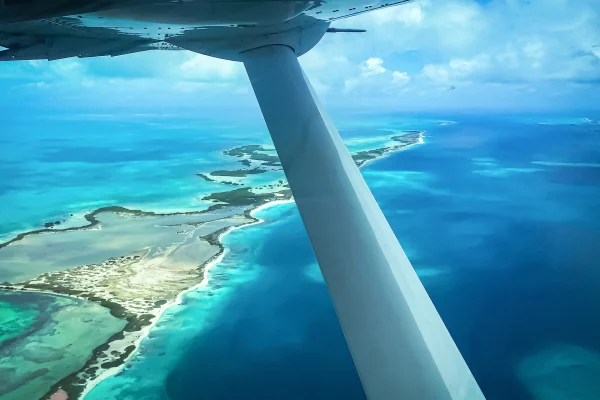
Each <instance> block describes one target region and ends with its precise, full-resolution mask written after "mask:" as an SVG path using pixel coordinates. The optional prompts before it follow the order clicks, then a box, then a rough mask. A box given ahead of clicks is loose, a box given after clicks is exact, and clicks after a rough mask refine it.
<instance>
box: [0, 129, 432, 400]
mask: <svg viewBox="0 0 600 400" xmlns="http://www.w3.org/2000/svg"><path fill="white" fill-rule="evenodd" d="M422 138H423V132H421V131H408V132H400V134H397V135H393V136H390V137H388V138H386V139H387V141H386V143H388V144H387V145H385V146H384V147H380V148H375V149H365V150H361V151H359V152H356V153H355V154H353V158H354V161H355V162H356V164H357V165H358V166H359V167H362V166H365V165H366V164H367V163H368V162H370V161H373V160H376V159H379V158H381V157H384V156H386V155H388V154H391V153H393V152H395V151H399V150H402V149H406V148H408V147H409V146H412V145H415V144H418V143H422ZM223 154H224V155H225V156H230V157H235V158H236V159H237V160H236V161H237V162H239V163H241V164H243V165H244V166H245V167H246V168H243V169H232V170H217V171H212V172H208V173H201V174H198V175H199V176H200V177H201V178H203V179H205V180H211V181H213V178H216V177H235V178H237V179H239V181H238V182H235V183H233V184H236V185H240V186H244V187H240V188H236V189H234V190H223V191H217V192H214V193H212V194H210V195H207V196H205V197H204V198H203V200H204V201H205V202H207V203H208V204H210V206H209V207H208V208H206V209H204V210H199V211H193V212H179V213H168V214H161V213H154V212H151V211H142V210H133V209H128V208H124V207H103V208H99V209H97V210H94V211H93V212H90V213H88V214H87V215H85V220H86V221H87V224H86V225H83V226H78V227H69V228H67V227H64V228H59V227H58V226H57V225H58V224H52V225H49V226H45V227H44V228H42V229H37V230H33V231H29V232H24V233H21V234H19V235H17V236H16V237H14V238H13V239H11V240H9V241H7V242H5V243H0V282H4V283H3V284H0V289H4V290H13V291H21V292H40V293H48V294H57V295H61V296H67V297H72V298H75V299H78V300H85V301H89V302H93V303H96V304H98V305H100V306H102V307H104V308H105V309H107V310H109V312H110V314H111V315H112V316H113V317H115V318H117V319H119V320H121V321H124V324H123V325H119V326H118V330H117V331H116V332H114V333H113V334H112V335H110V337H109V338H108V340H106V341H105V342H104V343H103V344H102V345H100V346H98V347H96V348H95V349H94V350H93V352H92V355H91V357H90V358H89V359H88V360H87V362H86V363H85V365H83V367H81V368H78V369H77V370H74V371H70V372H69V373H68V374H67V375H66V376H64V377H63V378H62V379H60V380H58V381H57V382H55V383H54V384H53V385H52V386H51V387H47V388H42V389H43V390H41V392H40V393H39V398H40V399H48V398H50V396H52V395H53V394H55V393H60V394H61V395H62V396H63V397H64V395H68V398H69V399H77V398H80V397H81V396H82V394H84V393H85V391H86V390H89V388H90V387H92V386H93V385H94V384H96V383H97V382H98V381H100V380H101V379H103V378H104V377H106V376H107V374H109V373H111V372H112V373H114V372H116V371H118V369H119V368H120V367H121V366H122V365H123V364H124V362H125V361H126V360H127V359H128V358H129V357H131V355H132V354H133V353H134V352H135V350H136V349H137V347H138V345H139V343H140V341H141V340H142V338H144V337H145V336H146V335H147V334H148V331H149V330H150V328H151V327H152V326H153V324H155V323H156V322H157V320H158V318H159V317H160V315H161V314H162V312H164V310H165V309H166V308H168V307H169V306H170V305H172V304H175V303H177V302H178V301H179V300H180V299H181V295H182V293H184V292H185V291H187V290H191V289H193V288H196V287H198V286H199V285H202V284H203V281H204V280H205V279H207V278H206V274H205V272H206V271H207V270H208V269H209V268H210V267H211V266H212V265H214V264H215V263H218V262H219V261H220V259H221V258H222V256H223V254H224V247H223V245H222V244H221V238H222V237H223V235H225V234H227V233H228V232H229V231H230V230H231V229H233V228H239V227H242V226H245V225H249V224H253V223H257V222H258V220H257V219H256V218H255V217H253V215H252V212H253V211H254V210H256V209H257V208H259V207H264V206H265V205H269V204H272V203H274V202H277V201H291V200H292V199H293V194H292V191H291V190H290V188H289V186H288V184H287V182H286V181H285V180H283V179H282V178H281V175H282V172H281V164H280V162H279V158H278V157H277V155H276V153H275V152H274V150H273V149H269V148H268V147H266V146H263V145H255V144H253V145H245V146H241V147H236V148H232V149H229V150H225V151H224V152H223ZM269 171H279V176H277V177H276V178H274V180H273V181H270V182H267V183H264V182H263V183H262V184H261V185H260V186H254V187H253V186H249V185H248V182H247V181H246V180H248V179H250V177H251V176H253V175H258V174H265V173H267V172H269ZM219 183H225V184H227V182H221V181H219ZM115 326H116V325H115ZM21 380H22V379H21Z"/></svg>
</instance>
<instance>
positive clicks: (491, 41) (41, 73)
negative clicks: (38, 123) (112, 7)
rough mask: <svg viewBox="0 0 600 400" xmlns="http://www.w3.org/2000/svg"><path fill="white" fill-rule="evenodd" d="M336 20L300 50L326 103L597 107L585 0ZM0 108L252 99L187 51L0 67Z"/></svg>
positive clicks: (594, 44) (225, 70)
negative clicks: (332, 31) (328, 30)
mask: <svg viewBox="0 0 600 400" xmlns="http://www.w3.org/2000/svg"><path fill="white" fill-rule="evenodd" d="M334 26H336V27H349V28H363V29H367V33H362V34H342V33H337V34H327V35H326V36H325V38H323V40H322V41H321V42H320V43H319V44H318V45H317V46H316V47H315V48H314V49H313V50H311V51H310V52H309V53H308V54H306V55H304V56H302V57H301V58H300V60H301V63H302V65H303V67H304V69H305V70H306V73H307V75H308V76H309V77H310V79H311V81H312V82H313V86H315V89H316V90H317V91H318V92H319V94H320V95H321V96H322V97H323V99H324V101H325V103H326V104H327V106H328V107H340V108H344V107H350V108H359V107H360V108H365V109H366V110H369V109H371V108H379V109H386V110H389V109H399V110H401V109H408V110H438V109H439V110H444V109H464V110H470V109H481V108H483V109H511V110H520V109H522V110H529V109H531V110H537V109H594V108H596V109H597V108H598V107H599V106H598V104H600V90H599V89H600V3H599V2H597V1H595V0H571V1H567V0H546V1H543V2H542V1H535V0H533V1H524V0H492V1H475V0H417V1H415V2H413V3H409V4H407V5H403V6H399V7H393V8H387V9H384V10H380V11H375V12H371V13H367V14H363V15H361V16H357V17H354V18H349V19H346V20H341V21H337V22H336V23H335V24H334ZM0 86H1V87H2V88H3V91H2V92H3V93H2V94H0V105H2V104H3V105H4V106H5V107H8V106H13V107H14V106H16V105H19V104H21V105H25V104H30V103H31V102H32V101H35V102H36V104H39V105H40V106H44V105H46V106H48V107H58V106H57V104H59V105H60V107H63V108H65V109H69V108H70V107H74V108H78V107H89V108H100V109H108V108H114V107H127V108H136V109H144V108H156V107H161V108H163V109H164V108H168V109H171V108H186V109H189V108H193V107H201V106H205V105H213V106H217V105H220V104H221V105H232V104H233V105H238V106H245V105H251V106H255V100H254V99H253V96H252V92H251V88H250V85H249V82H248V78H247V77H246V75H245V72H244V69H243V66H242V65H241V64H239V63H234V62H229V61H224V60H219V59H214V58H210V57H207V56H203V55H199V54H194V53H190V52H147V53H139V54H134V55H128V56H122V57H115V58H97V59H76V58H75V59H66V60H59V61H53V62H47V61H25V62H13V63H1V64H0Z"/></svg>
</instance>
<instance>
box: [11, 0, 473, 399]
mask: <svg viewBox="0 0 600 400" xmlns="http://www.w3.org/2000/svg"><path fill="white" fill-rule="evenodd" d="M405 2H407V0H401V1H400V2H396V3H385V2H384V1H381V0H329V1H327V2H325V1H322V0H263V1H261V0H237V1H223V0H212V1H211V0H178V1H168V2H155V1H151V0H102V1H82V0H55V1H50V0H0V45H1V46H4V47H6V48H7V50H4V51H2V52H0V60H24V59H48V60H53V59H58V58H65V57H75V56H77V57H95V56H105V55H110V56H114V55H120V54H126V53H133V52H137V51H145V50H150V49H161V48H163V49H179V48H184V49H188V50H192V51H195V52H198V53H203V54H207V55H210V56H214V57H220V58H224V59H229V60H235V61H242V62H243V63H244V66H245V68H246V71H247V73H248V76H249V78H250V82H251V84H252V87H253V89H254V92H255V95H256V97H257V99H258V103H259V105H260V108H261V111H262V113H263V116H264V118H265V121H266V123H267V126H268V128H269V132H270V134H271V137H272V138H273V142H274V144H275V148H276V150H277V152H278V154H279V157H280V159H281V163H282V166H283V169H284V172H285V174H286V176H287V179H288V182H289V184H290V189H291V190H292V193H293V195H294V198H295V199H296V204H297V206H298V209H299V211H300V214H301V216H302V220H303V222H304V225H305V227H306V230H307V232H308V236H309V238H310V240H311V244H312V247H313V249H314V251H315V255H316V256H317V260H318V262H319V266H320V268H321V271H322V273H323V276H324V277H325V281H326V283H327V287H328V289H329V292H330V294H331V299H332V301H333V304H334V306H335V310H336V313H337V316H338V319H339V321H340V325H341V327H342V330H343V332H344V336H345V338H346V341H347V343H348V347H349V349H350V352H351V354H352V357H353V359H354V363H355V366H356V370H357V372H358V374H359V376H360V379H361V382H362V384H363V387H364V389H365V393H366V394H367V397H368V398H369V399H370V400H390V399H419V400H459V399H460V400H482V399H484V397H483V394H482V393H481V390H480V389H479V386H478V384H477V382H476V381H475V379H474V377H473V375H472V374H471V371H470V370H469V367H468V366H467V364H466V363H465V361H464V359H463V358H462V355H461V354H460V352H459V349H458V348H457V347H456V344H455V343H454V341H453V340H452V337H451V336H450V333H449V332H448V330H447V329H446V326H445V325H444V322H443V321H442V319H441V318H440V316H439V314H438V313H437V311H436V309H435V306H434V305H433V303H432V302H431V300H430V298H429V296H428V294H427V292H426V291H425V289H424V287H423V285H422V284H421V282H420V280H419V278H418V276H417V274H416V273H415V271H414V269H413V267H412V265H411V264H410V261H409V260H408V258H407V257H406V255H405V253H404V251H403V250H402V247H401V246H400V244H399V243H398V240H397V239H396V237H395V235H394V233H393V231H392V229H391V228H390V226H389V224H388V222H387V220H386V219H385V217H384V215H383V213H382V211H381V209H380V208H379V206H378V205H377V202H376V201H375V199H374V198H373V195H372V194H371V192H370V190H369V188H368V186H367V184H366V183H365V181H364V179H363V178H362V176H361V174H360V172H359V171H358V169H357V167H356V165H355V163H354V161H353V160H352V157H351V156H350V154H349V152H348V150H347V149H346V147H345V146H344V143H343V142H342V139H341V137H340V136H339V134H338V132H337V130H336V129H335V127H334V125H333V123H332V122H331V120H330V119H329V117H328V116H327V114H326V113H325V111H324V109H323V107H322V106H321V104H320V103H319V101H318V98H317V96H316V94H315V92H314V90H313V89H312V87H311V85H310V82H309V81H308V79H307V78H306V76H305V75H304V73H303V71H302V68H301V66H300V64H299V63H298V60H297V57H298V56H299V55H302V54H304V53H305V52H307V51H309V50H310V49H311V48H312V47H313V46H315V45H316V44H317V43H318V42H319V40H321V38H322V37H323V35H324V34H325V33H326V32H327V31H328V30H329V31H330V32H336V31H337V32H342V31H343V30H336V29H333V30H331V29H329V25H330V23H331V22H333V21H336V20H338V19H341V18H346V17H350V16H353V15H357V14H360V13H363V12H368V11H372V10H376V9H381V8H385V7H389V6H392V5H396V4H400V3H405ZM346 31H348V30H346ZM354 31H357V30H354Z"/></svg>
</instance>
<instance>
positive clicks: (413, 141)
mask: <svg viewBox="0 0 600 400" xmlns="http://www.w3.org/2000/svg"><path fill="white" fill-rule="evenodd" d="M402 132H404V134H405V135H409V136H410V137H409V136H407V138H409V139H407V140H410V141H409V142H406V141H404V140H401V139H395V138H398V137H400V136H397V135H399V134H401V133H402ZM424 132H425V131H400V132H395V133H396V135H395V136H393V137H392V140H397V141H399V144H398V145H392V146H389V147H383V148H377V149H367V150H363V151H362V153H366V154H364V155H362V156H361V157H360V158H359V159H356V158H355V162H356V164H357V166H358V168H359V169H361V168H363V167H365V166H367V165H368V164H370V163H371V162H374V161H376V160H380V159H383V158H385V157H387V156H389V155H390V154H392V153H395V152H397V151H402V150H406V149H408V148H411V147H413V146H415V145H417V144H422V143H424V141H423V134H424ZM417 134H418V136H415V135H417ZM227 151H231V150H227ZM285 186H286V185H283V186H282V187H281V188H284V187H285ZM250 189H252V188H250ZM239 190H240V189H237V191H239ZM242 190H243V189H242ZM233 192H235V191H232V192H222V193H217V194H224V195H228V196H227V199H226V200H221V201H224V202H225V204H224V203H223V202H221V201H219V202H217V203H213V205H211V206H210V207H208V208H207V209H203V210H198V211H184V212H173V213H157V212H152V211H143V210H140V209H128V208H125V207H120V206H108V207H101V208H98V209H96V210H94V211H92V212H89V213H86V214H84V215H83V219H84V221H81V222H86V221H87V224H85V225H80V226H69V227H65V228H62V229H38V230H34V231H29V232H24V233H21V234H18V235H17V236H16V237H13V238H12V239H11V240H8V241H6V242H4V243H0V249H2V248H3V247H6V246H8V245H10V244H11V243H13V242H16V241H20V240H22V239H24V238H25V237H27V236H29V235H36V234H45V233H58V232H66V231H77V230H85V229H94V228H96V229H98V228H99V226H97V225H99V224H100V220H98V219H97V218H96V216H97V215H98V214H100V213H102V212H114V213H122V214H127V215H131V216H132V217H142V216H170V215H199V214H204V213H207V212H211V211H215V210H219V209H221V208H224V207H228V206H238V207H240V206H241V207H242V208H244V207H245V206H246V205H248V206H250V207H249V208H246V209H245V210H244V211H243V213H242V214H241V215H243V216H245V217H246V218H249V219H251V221H249V222H246V223H242V224H240V225H231V226H228V227H226V228H225V229H224V230H222V231H221V232H219V233H218V235H217V236H216V238H215V237H213V236H211V235H212V234H211V235H208V236H211V238H210V240H212V241H213V242H214V244H215V245H217V246H218V247H219V248H220V250H219V252H218V253H217V254H215V255H214V256H213V257H211V258H210V259H208V260H206V261H205V262H204V264H203V265H201V266H200V267H199V268H202V271H201V274H202V275H201V280H200V282H198V283H196V284H194V285H193V286H190V287H189V288H186V289H185V290H183V291H180V292H178V293H177V295H176V297H175V298H174V299H172V300H166V301H165V303H164V304H162V305H161V306H160V307H157V308H155V309H153V310H149V311H148V312H147V314H146V315H148V314H150V315H151V319H150V320H149V321H148V318H146V321H143V322H149V323H142V324H141V327H140V329H139V330H136V331H120V332H118V333H117V334H115V335H113V337H111V339H109V341H108V342H106V343H105V344H103V345H101V346H99V347H98V348H97V349H95V350H94V353H93V354H92V356H91V358H90V359H89V360H88V362H89V361H92V360H96V359H97V353H96V350H99V349H100V348H102V347H104V346H107V345H108V344H109V343H113V344H114V343H118V344H117V346H118V348H119V350H121V351H122V352H123V353H124V354H123V355H124V357H122V358H119V360H118V364H117V365H111V366H109V367H107V368H103V367H101V366H100V365H98V367H97V370H98V372H99V373H98V374H97V375H95V376H94V377H92V378H91V379H90V378H86V377H85V374H84V377H83V378H81V376H80V379H81V380H83V382H82V383H80V384H79V385H80V387H81V388H82V390H81V391H79V392H76V393H67V392H65V394H68V395H69V397H71V396H72V398H77V399H84V398H85V397H86V396H87V395H88V394H89V392H90V391H91V390H92V389H93V388H94V387H96V386H97V385H98V384H100V383H101V382H102V381H103V380H104V379H106V378H109V377H111V376H113V375H115V374H118V373H119V372H121V371H122V370H123V369H124V368H125V367H126V365H127V362H128V361H130V360H131V359H132V357H133V356H134V355H136V354H137V352H138V350H139V347H140V345H141V342H142V340H143V339H145V338H146V337H148V335H149V333H150V331H151V330H152V328H154V326H155V325H156V324H157V323H158V322H159V320H160V318H161V317H162V315H163V314H164V312H165V311H166V310H167V309H169V308H170V307H171V306H173V305H179V304H181V303H182V301H183V296H185V294H186V293H188V292H191V291H194V290H198V289H200V288H202V287H204V286H206V285H207V283H208V280H209V276H208V270H210V269H211V268H212V267H214V266H215V265H217V264H219V263H220V262H221V261H222V260H223V258H224V257H225V255H226V254H227V253H228V251H229V249H228V248H227V247H226V246H224V245H223V244H222V243H223V238H224V237H225V236H226V235H227V234H229V233H230V232H232V231H234V230H236V229H242V228H244V227H247V226H252V225H257V224H260V223H262V222H264V220H263V219H260V218H256V217H255V216H254V215H255V214H256V213H257V212H259V211H261V210H264V209H267V208H270V207H273V206H276V205H281V204H289V203H293V202H294V199H293V196H292V194H291V191H290V190H289V189H284V190H283V191H276V192H268V194H260V193H259V191H258V190H257V191H256V192H255V193H256V194H255V195H254V197H252V199H251V202H250V204H244V203H243V202H242V203H240V204H237V202H239V201H241V200H244V201H245V200H247V199H246V198H243V199H241V200H240V199H239V198H238V197H237V196H233V195H231V194H232V193H233ZM213 195H214V194H213ZM211 196H212V195H211ZM261 202H262V203H261ZM256 203H260V204H256ZM214 233H217V232H214ZM0 286H4V285H0ZM11 286H12V287H11ZM6 289H9V290H23V291H32V292H42V293H48V294H52V295H62V296H67V297H73V298H77V299H81V300H87V301H93V300H91V299H89V298H85V297H80V296H78V295H76V294H69V293H59V292H55V291H52V290H44V289H37V288H35V287H23V286H22V285H19V284H15V285H10V286H9V287H6ZM94 301H95V300H94ZM100 304H101V305H103V306H105V307H106V305H104V304H102V303H100ZM107 308H109V309H110V307H107ZM113 315H114V314H113ZM150 315H148V316H150ZM117 335H120V338H118V339H115V338H114V337H115V336H117ZM86 365H87V364H86ZM84 369H85V367H84V368H82V369H80V370H78V371H75V372H74V373H72V374H71V375H69V376H68V377H65V378H64V379H62V380H61V381H59V382H57V383H56V384H55V385H54V386H53V387H52V388H51V389H50V390H49V391H48V393H47V394H46V395H45V396H44V397H43V399H47V398H49V397H50V396H53V395H54V394H56V393H59V392H60V391H63V392H64V390H63V387H62V386H61V385H60V384H61V383H62V382H63V381H64V380H66V379H67V378H69V377H72V376H77V375H81V374H80V373H81V372H82V371H83V370H84ZM88 379H89V380H88Z"/></svg>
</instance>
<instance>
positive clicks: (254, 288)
mask: <svg viewBox="0 0 600 400" xmlns="http://www.w3.org/2000/svg"><path fill="white" fill-rule="evenodd" d="M586 116H588V115H586ZM588 117H589V116H588ZM440 120H454V121H456V122H457V123H455V124H448V123H446V124H440V122H439V121H440ZM336 122H337V121H336ZM537 122H545V123H547V124H545V125H540V124H537ZM340 125H341V126H342V127H343V129H342V134H343V136H345V137H368V136H370V135H374V134H376V129H378V128H385V129H426V130H427V133H426V137H425V144H424V145H421V146H416V147H413V148H411V149H410V150H407V151H402V152H398V153H395V154H393V155H391V156H389V157H387V158H385V159H382V160H379V161H377V162H375V163H373V164H370V165H369V166H368V167H367V168H365V169H364V170H363V174H364V176H365V178H366V180H367V182H368V183H369V186H370V187H371V189H372V190H373V192H374V195H375V197H376V199H377V201H378V202H379V204H380V205H381V207H382V209H383V211H384V213H385V214H386V216H387V218H388V220H389V222H390V224H391V225H392V228H393V229H394V231H395V233H396V235H397V236H398V238H399V240H400V242H401V243H402V245H403V247H404V249H405V251H406V252H407V254H408V256H409V258H410V259H411V261H412V263H413V265H414V266H415V268H416V269H417V272H418V273H419V275H420V276H421V279H422V281H423V283H424V285H425V287H426V288H427V290H428V292H429V294H430V296H431V297H432V299H433V301H434V303H435V305H436V307H437V308H438V310H439V312H440V314H441V315H442V318H443V319H444V321H445V322H446V324H447V326H448V328H449V330H450V332H451V334H452V336H453V337H454V339H455V341H456V342H457V344H458V346H459V348H460V350H461V351H462V353H463V356H464V357H465V359H466V360H467V363H468V364H469V366H470V367H471V369H472V371H473V373H474V375H475V377H476V378H477V380H478V382H479V384H480V386H481V387H482V389H483V391H484V393H485V395H486V397H487V398H488V399H497V400H506V399H515V400H521V399H522V400H558V399H579V400H588V399H589V400H592V399H597V398H599V397H600V395H599V393H600V386H599V383H598V382H600V314H599V313H598V312H597V310H598V309H600V291H599V290H598V287H600V269H599V267H600V265H599V261H598V260H600V125H599V124H597V123H589V122H585V121H582V120H580V119H577V118H560V119H558V118H556V117H553V116H543V118H542V117H540V116H510V117H474V116H452V117H444V118H420V117H414V118H410V119H409V118H406V117H405V116H382V117H377V118H370V119H369V118H365V119H364V120H362V121H360V123H355V124H350V123H346V124H344V123H342V124H340ZM263 134H264V133H263ZM377 134H380V132H379V133H377ZM157 135H158V133H157ZM181 135H183V133H182V134H181ZM183 136H185V135H183ZM232 137H234V135H232ZM246 140H247V139H246ZM233 141H235V142H236V143H237V142H239V141H240V139H235V140H233ZM182 142H183V143H185V145H186V146H188V147H187V150H186V151H189V148H190V147H191V146H192V144H193V143H190V142H189V141H185V140H182ZM225 142H226V140H225V139H224V140H223V141H222V142H218V143H217V144H218V145H223V144H224V143H225ZM171 145H172V146H175V145H174V144H169V146H171ZM216 146H217V145H215V147H216ZM224 147H225V148H226V147H231V146H229V145H225V146H224ZM215 151H216V150H215ZM174 153H175V154H176V155H180V154H183V153H185V152H184V151H183V150H181V153H178V152H177V151H174ZM194 157H195V158H196V159H207V160H208V159H210V157H208V158H205V157H207V156H205V155H198V156H194ZM174 158H176V157H175V156H174ZM189 165H192V164H191V161H190V164H189ZM125 166H126V165H123V167H125ZM140 168H141V166H140ZM194 168H196V167H193V168H192V167H189V166H188V167H186V168H185V172H186V173H189V172H191V171H192V170H193V169H194ZM180 172H184V171H183V170H182V171H180ZM120 179H121V178H120ZM182 179H185V178H182ZM186 190H187V189H186ZM191 190H192V189H190V191H191ZM161 193H162V192H161ZM186 193H187V192H185V193H183V194H181V193H179V192H177V193H176V194H181V196H182V198H184V197H185V194H186ZM165 197H167V195H166V194H165ZM118 200H119V198H118V197H117V196H116V195H115V199H114V201H116V202H118ZM136 201H137V200H136ZM258 216H260V217H262V218H264V219H265V220H266V222H265V223H262V224H259V225H254V226H252V227H248V228H244V229H240V230H236V231H234V232H232V233H231V234H229V235H228V236H226V239H225V245H226V246H227V248H228V252H227V254H226V256H225V258H224V260H223V262H222V263H220V264H218V265H216V266H214V267H213V268H212V269H211V270H210V271H209V282H208V284H207V286H206V287H204V288H201V289H199V290H194V291H191V292H188V293H187V294H185V295H184V296H183V303H182V304H181V305H177V306H174V307H172V308H170V309H169V310H168V311H167V312H166V313H165V314H164V315H163V317H162V318H161V321H160V322H159V323H158V325H157V326H156V327H155V328H154V329H153V330H152V332H151V333H150V336H149V337H148V338H147V339H146V340H144V341H143V342H142V346H141V348H140V352H139V353H138V354H137V355H136V356H134V357H133V358H132V360H131V361H130V362H129V363H128V364H127V366H126V367H125V369H124V370H123V371H122V372H121V373H119V374H118V375H117V376H114V377H110V378H108V379H106V380H105V381H103V382H102V383H101V384H100V385H98V386H97V387H96V388H95V389H93V390H92V392H91V393H90V394H89V395H88V396H87V397H86V398H87V399H92V400H96V399H98V400H100V399H103V400H104V399H131V400H133V399H173V400H175V399H182V400H183V399H195V398H205V399H240V398H251V399H252V398H256V399H282V398H285V399H306V398H315V399H332V398H335V399H340V398H343V399H363V398H364V393H363V392H362V388H361V386H360V382H359V379H358V376H357V374H356V371H355V370H354V367H353V364H352V359H351V357H350V355H349V352H348V350H347V348H346V345H345V343H344V339H343V335H342V333H341V330H340V328H339V325H338V323H337V320H336V318H335V313H334V311H333V308H332V305H331V302H330V299H329V297H328V294H327V290H326V287H325V285H324V283H323V281H322V278H321V277H320V273H319V270H318V267H317V265H316V261H315V258H314V255H313V254H312V251H311V249H310V245H309V242H308V238H307V236H306V233H305V232H304V230H303V227H302V222H301V220H300V217H299V215H298V213H297V210H296V208H295V205H294V204H287V205H281V206H276V207H272V208H269V209H266V210H263V211H261V212H260V213H259V214H258Z"/></svg>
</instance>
